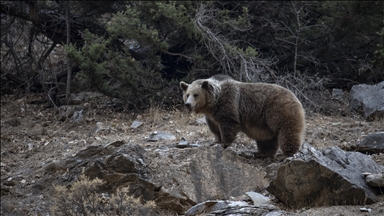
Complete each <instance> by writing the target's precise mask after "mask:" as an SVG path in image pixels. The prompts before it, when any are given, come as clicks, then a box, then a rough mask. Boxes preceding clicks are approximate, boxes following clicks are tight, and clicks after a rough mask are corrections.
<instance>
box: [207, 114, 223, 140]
mask: <svg viewBox="0 0 384 216" xmlns="http://www.w3.org/2000/svg"><path fill="white" fill-rule="evenodd" d="M205 121H206V122H207V125H208V128H209V130H210V131H211V132H212V133H213V135H215V143H221V134H220V128H219V125H218V124H217V123H216V122H215V121H214V120H212V119H210V118H209V117H207V116H205Z"/></svg>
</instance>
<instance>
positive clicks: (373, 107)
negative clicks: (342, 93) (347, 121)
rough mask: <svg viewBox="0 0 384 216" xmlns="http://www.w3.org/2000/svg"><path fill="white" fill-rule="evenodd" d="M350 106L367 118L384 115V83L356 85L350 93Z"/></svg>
mask: <svg viewBox="0 0 384 216" xmlns="http://www.w3.org/2000/svg"><path fill="white" fill-rule="evenodd" d="M350 106H351V107H352V108H353V109H354V110H357V111H359V112H362V113H363V114H364V116H365V118H369V117H371V116H380V115H383V114H384V81H383V82H380V83H378V84H376V85H366V84H360V85H354V86H352V88H351V91H350Z"/></svg>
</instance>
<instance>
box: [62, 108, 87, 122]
mask: <svg viewBox="0 0 384 216" xmlns="http://www.w3.org/2000/svg"><path fill="white" fill-rule="evenodd" d="M85 108H86V106H85V105H73V106H60V107H59V115H58V119H59V121H66V120H67V119H72V120H73V121H76V120H78V119H79V118H82V112H83V110H84V109H85ZM75 113H76V114H75ZM80 120H81V119H80ZM80 120H79V121H80Z"/></svg>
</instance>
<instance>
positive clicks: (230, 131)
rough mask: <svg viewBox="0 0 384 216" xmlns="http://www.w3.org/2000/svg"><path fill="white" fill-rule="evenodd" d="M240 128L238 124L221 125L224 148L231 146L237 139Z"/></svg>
mask: <svg viewBox="0 0 384 216" xmlns="http://www.w3.org/2000/svg"><path fill="white" fill-rule="evenodd" d="M239 131H240V129H239V128H238V127H237V126H236V125H220V134H221V143H222V144H223V145H224V146H223V147H224V148H227V147H228V146H230V145H231V144H232V143H233V141H235V139H236V135H237V133H238V132H239Z"/></svg>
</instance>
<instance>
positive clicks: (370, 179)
mask: <svg viewBox="0 0 384 216" xmlns="http://www.w3.org/2000/svg"><path fill="white" fill-rule="evenodd" d="M365 182H366V183H367V185H369V186H371V187H380V188H384V173H377V174H369V175H367V176H366V177H365Z"/></svg>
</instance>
